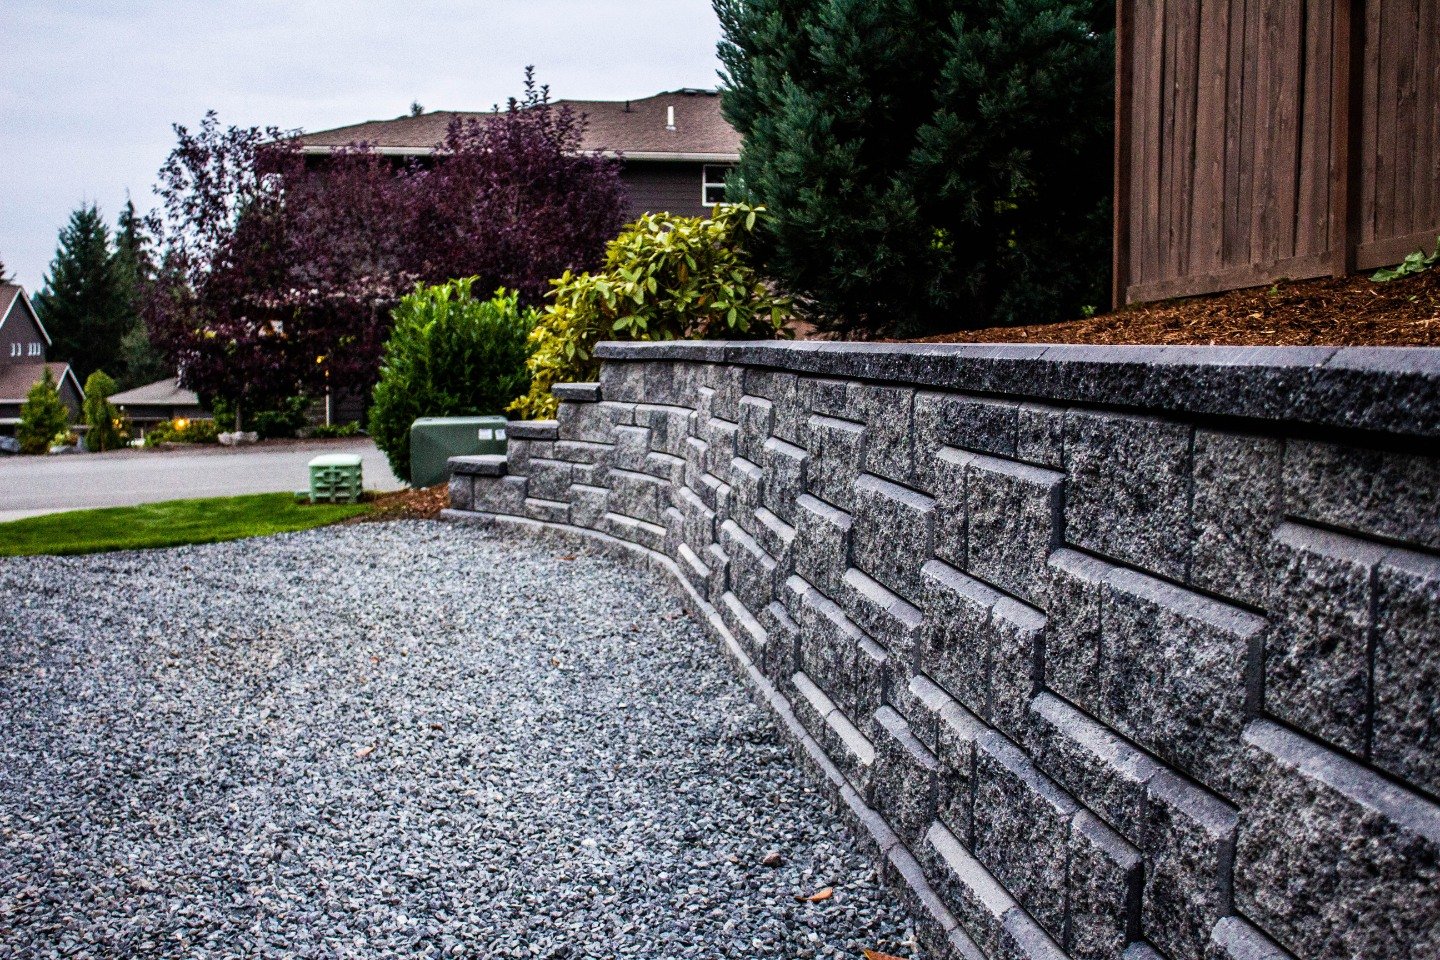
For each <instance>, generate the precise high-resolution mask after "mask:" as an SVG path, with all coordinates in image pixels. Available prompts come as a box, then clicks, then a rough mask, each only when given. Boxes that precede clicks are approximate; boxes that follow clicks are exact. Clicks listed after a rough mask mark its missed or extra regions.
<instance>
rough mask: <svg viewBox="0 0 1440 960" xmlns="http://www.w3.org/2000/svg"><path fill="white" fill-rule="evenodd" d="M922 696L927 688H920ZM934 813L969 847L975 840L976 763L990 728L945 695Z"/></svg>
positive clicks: (940, 715)
mask: <svg viewBox="0 0 1440 960" xmlns="http://www.w3.org/2000/svg"><path fill="white" fill-rule="evenodd" d="M921 694H922V698H923V696H924V691H921ZM936 721H937V722H936V723H935V726H934V729H935V738H936V745H935V756H936V759H937V761H938V762H939V764H940V766H939V770H938V771H937V775H936V791H935V816H936V818H937V819H938V820H939V821H940V822H941V823H943V824H944V825H945V826H946V828H947V829H949V830H950V831H951V832H952V833H953V834H954V835H955V836H956V837H958V838H959V839H960V841H961V842H962V843H964V844H965V846H966V847H967V848H968V847H970V846H973V845H974V843H975V764H976V753H977V751H978V750H979V749H980V748H979V743H980V739H981V738H982V737H985V736H989V733H990V728H989V727H987V726H985V724H983V723H981V722H980V720H979V718H977V717H976V716H975V715H974V714H973V713H971V712H970V711H969V710H966V709H965V708H964V707H962V706H960V704H958V703H956V702H955V701H954V700H949V699H948V698H946V702H943V703H941V704H940V708H939V710H938V711H937V712H936Z"/></svg>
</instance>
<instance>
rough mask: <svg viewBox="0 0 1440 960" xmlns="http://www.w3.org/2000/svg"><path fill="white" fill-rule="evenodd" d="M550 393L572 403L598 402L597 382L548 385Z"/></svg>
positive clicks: (598, 390)
mask: <svg viewBox="0 0 1440 960" xmlns="http://www.w3.org/2000/svg"><path fill="white" fill-rule="evenodd" d="M550 394H551V395H552V396H554V397H556V398H558V399H560V400H569V401H571V402H573V403H599V402H600V384H598V383H557V384H554V385H552V386H551V387H550Z"/></svg>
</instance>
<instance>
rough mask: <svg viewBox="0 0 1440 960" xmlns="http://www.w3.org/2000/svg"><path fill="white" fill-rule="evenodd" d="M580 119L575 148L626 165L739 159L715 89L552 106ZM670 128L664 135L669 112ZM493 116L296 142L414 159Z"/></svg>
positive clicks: (435, 116)
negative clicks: (451, 131) (455, 130)
mask: <svg viewBox="0 0 1440 960" xmlns="http://www.w3.org/2000/svg"><path fill="white" fill-rule="evenodd" d="M551 103H552V105H553V106H557V107H562V106H563V107H569V108H570V109H572V110H574V111H575V112H576V113H582V114H584V115H585V118H586V125H585V133H584V135H583V137H582V138H581V141H580V148H581V150H583V151H585V152H589V153H601V154H605V155H615V154H623V155H624V157H625V159H627V160H696V161H704V160H710V161H715V162H733V161H735V160H738V159H739V158H740V134H738V133H737V132H736V131H735V128H734V127H732V126H730V124H729V123H728V122H727V121H726V120H725V118H724V117H723V116H721V114H720V95H719V94H718V93H716V92H715V91H713V90H690V89H686V90H673V91H671V92H669V93H659V94H656V95H655V96H653V97H645V98H644V99H641V100H554V101H551ZM671 107H673V108H674V110H675V129H674V130H670V129H667V126H666V122H667V120H668V118H669V108H671ZM494 116H496V114H495V113H494V112H493V111H489V110H486V111H482V112H465V111H456V110H436V111H434V112H431V113H422V114H420V115H419V116H416V117H410V116H406V117H396V118H395V119H393V120H368V121H366V122H364V123H356V124H351V125H350V126H346V127H336V128H335V129H333V130H321V131H318V132H316V133H307V134H304V135H302V136H301V137H300V138H299V139H300V148H301V150H302V151H303V152H305V153H311V154H325V153H329V152H331V151H332V150H335V149H337V148H339V147H345V146H349V145H352V144H356V143H367V144H369V145H370V146H371V147H372V148H373V149H374V150H375V151H376V152H377V153H384V154H393V155H400V156H405V155H412V156H420V155H424V154H428V153H432V152H434V150H435V148H436V147H437V146H439V144H441V143H442V142H443V141H444V140H445V132H446V130H447V129H448V128H449V126H450V122H451V121H452V120H454V119H456V118H459V119H460V120H462V121H464V120H472V119H473V120H478V121H480V122H481V123H484V122H485V121H486V120H488V119H490V118H492V117H494Z"/></svg>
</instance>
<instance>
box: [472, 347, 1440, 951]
mask: <svg viewBox="0 0 1440 960" xmlns="http://www.w3.org/2000/svg"><path fill="white" fill-rule="evenodd" d="M1436 354H1437V351H1427V350H1333V349H1324V350H1310V349H1294V350H1285V349H1270V350H1246V349H1226V348H1210V349H1205V348H1183V349H1172V348H1123V349H1111V348H1084V347H1034V348H1028V347H981V346H969V347H920V346H895V345H867V346H857V345H817V344H697V343H689V344H645V345H639V344H636V345H628V344H627V345H619V344H614V345H606V346H603V347H602V348H601V357H602V358H603V359H604V360H605V364H604V369H603V374H602V379H601V383H600V384H599V385H598V386H596V385H570V386H567V387H565V388H563V389H557V393H558V394H559V395H560V396H562V397H563V402H562V404H561V408H560V412H559V417H558V421H550V422H537V423H526V424H512V427H511V430H510V438H511V439H510V453H509V456H508V460H502V459H499V458H476V459H473V460H469V461H466V462H462V463H460V464H458V470H457V472H456V474H455V476H454V478H453V480H452V483H451V498H452V506H453V510H452V513H451V515H452V516H455V517H462V516H469V517H475V518H484V519H486V520H487V521H488V522H505V523H509V524H512V525H516V526H521V527H528V528H530V529H534V530H546V529H548V530H558V531H570V532H571V533H577V532H583V533H585V535H587V536H590V537H591V538H592V539H596V540H600V541H602V542H605V543H608V544H611V545H617V546H623V547H624V548H626V549H629V550H631V551H633V552H636V553H638V554H640V555H641V556H643V557H644V558H646V559H647V560H649V561H650V562H651V563H653V564H655V565H656V566H657V567H659V568H661V569H663V570H664V571H666V572H667V573H668V574H669V575H670V576H671V577H672V578H673V579H674V581H675V584H676V585H677V586H679V587H680V588H681V589H682V591H683V593H684V594H685V596H686V597H687V598H688V600H689V602H690V605H691V607H692V609H693V610H694V611H695V612H696V613H697V614H698V615H700V616H701V617H702V619H703V620H704V621H705V622H707V623H708V624H709V625H710V627H711V629H712V631H713V632H714V633H715V635H716V636H717V638H718V639H719V640H720V641H722V642H723V644H724V645H725V646H726V647H728V649H729V650H730V652H731V653H732V654H733V655H734V657H735V658H736V660H737V662H738V664H739V665H740V667H741V668H742V670H743V671H744V672H745V673H746V674H747V675H748V676H749V677H750V679H751V680H752V682H753V683H754V684H755V686H756V688H757V689H758V690H759V692H760V693H761V694H762V695H763V696H764V697H765V698H766V699H768V701H769V702H770V703H771V705H772V706H773V707H774V709H775V710H776V712H777V714H778V715H779V717H780V719H781V720H782V722H783V723H784V724H785V725H786V726H787V728H788V729H789V730H790V731H791V733H792V735H793V736H794V739H795V742H796V743H797V745H798V746H799V747H800V748H801V755H802V756H804V757H806V758H808V760H809V761H810V762H812V763H813V764H814V765H815V766H816V767H817V768H818V770H819V771H820V773H821V775H822V776H823V777H825V778H826V779H827V782H828V783H829V784H830V787H831V789H832V796H833V799H834V800H835V802H836V803H837V805H838V806H839V808H840V809H841V810H842V811H843V812H845V813H846V814H847V816H848V817H850V818H851V820H852V822H853V824H854V826H855V827H856V830H857V835H858V836H860V837H861V838H862V840H863V841H864V842H865V843H866V844H868V845H869V846H870V847H871V852H872V853H873V854H874V855H875V856H876V858H877V861H878V862H879V863H881V864H882V866H883V868H884V870H885V871H886V873H887V875H888V877H889V878H890V879H891V880H892V881H893V882H894V883H895V884H896V886H897V887H898V888H899V889H900V890H901V891H903V892H904V893H905V895H906V896H907V897H908V898H910V900H911V902H912V906H913V907H914V909H915V910H916V911H917V913H918V914H919V915H921V916H923V917H926V918H928V920H927V926H928V929H927V930H926V931H925V932H926V938H927V940H928V944H929V946H930V949H931V951H932V954H931V955H932V956H956V957H968V958H977V957H988V958H991V960H1000V958H1012V957H1027V958H1059V957H1074V958H1083V960H1103V958H1119V957H1125V958H1127V960H1144V958H1153V957H1167V958H1171V960H1221V958H1231V960H1260V958H1267V960H1268V958H1283V957H1296V958H1337V960H1338V958H1367V960H1371V958H1382V957H1397V958H1398V957H1405V958H1419V957H1436V956H1440V459H1437V456H1436V454H1437V443H1436V438H1437V436H1440V361H1437V358H1436ZM841 895H843V892H842V893H841Z"/></svg>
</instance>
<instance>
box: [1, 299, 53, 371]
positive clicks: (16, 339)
mask: <svg viewBox="0 0 1440 960" xmlns="http://www.w3.org/2000/svg"><path fill="white" fill-rule="evenodd" d="M23 296H24V294H23V293H22V294H20V297H23ZM20 297H16V298H15V300H14V302H13V303H12V304H11V306H10V313H9V315H8V316H7V317H6V318H5V322H4V323H3V324H0V363H40V362H41V361H43V360H45V336H44V334H42V333H41V332H40V328H39V327H37V326H36V325H35V320H34V318H33V317H31V316H30V311H28V310H26V309H25V305H24V304H23V303H21V302H20ZM32 343H36V344H39V345H40V352H39V353H38V354H32V353H30V345H31V344H32ZM15 344H19V345H20V355H19V356H12V355H11V349H12V348H13V346H14V345H15Z"/></svg>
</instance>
